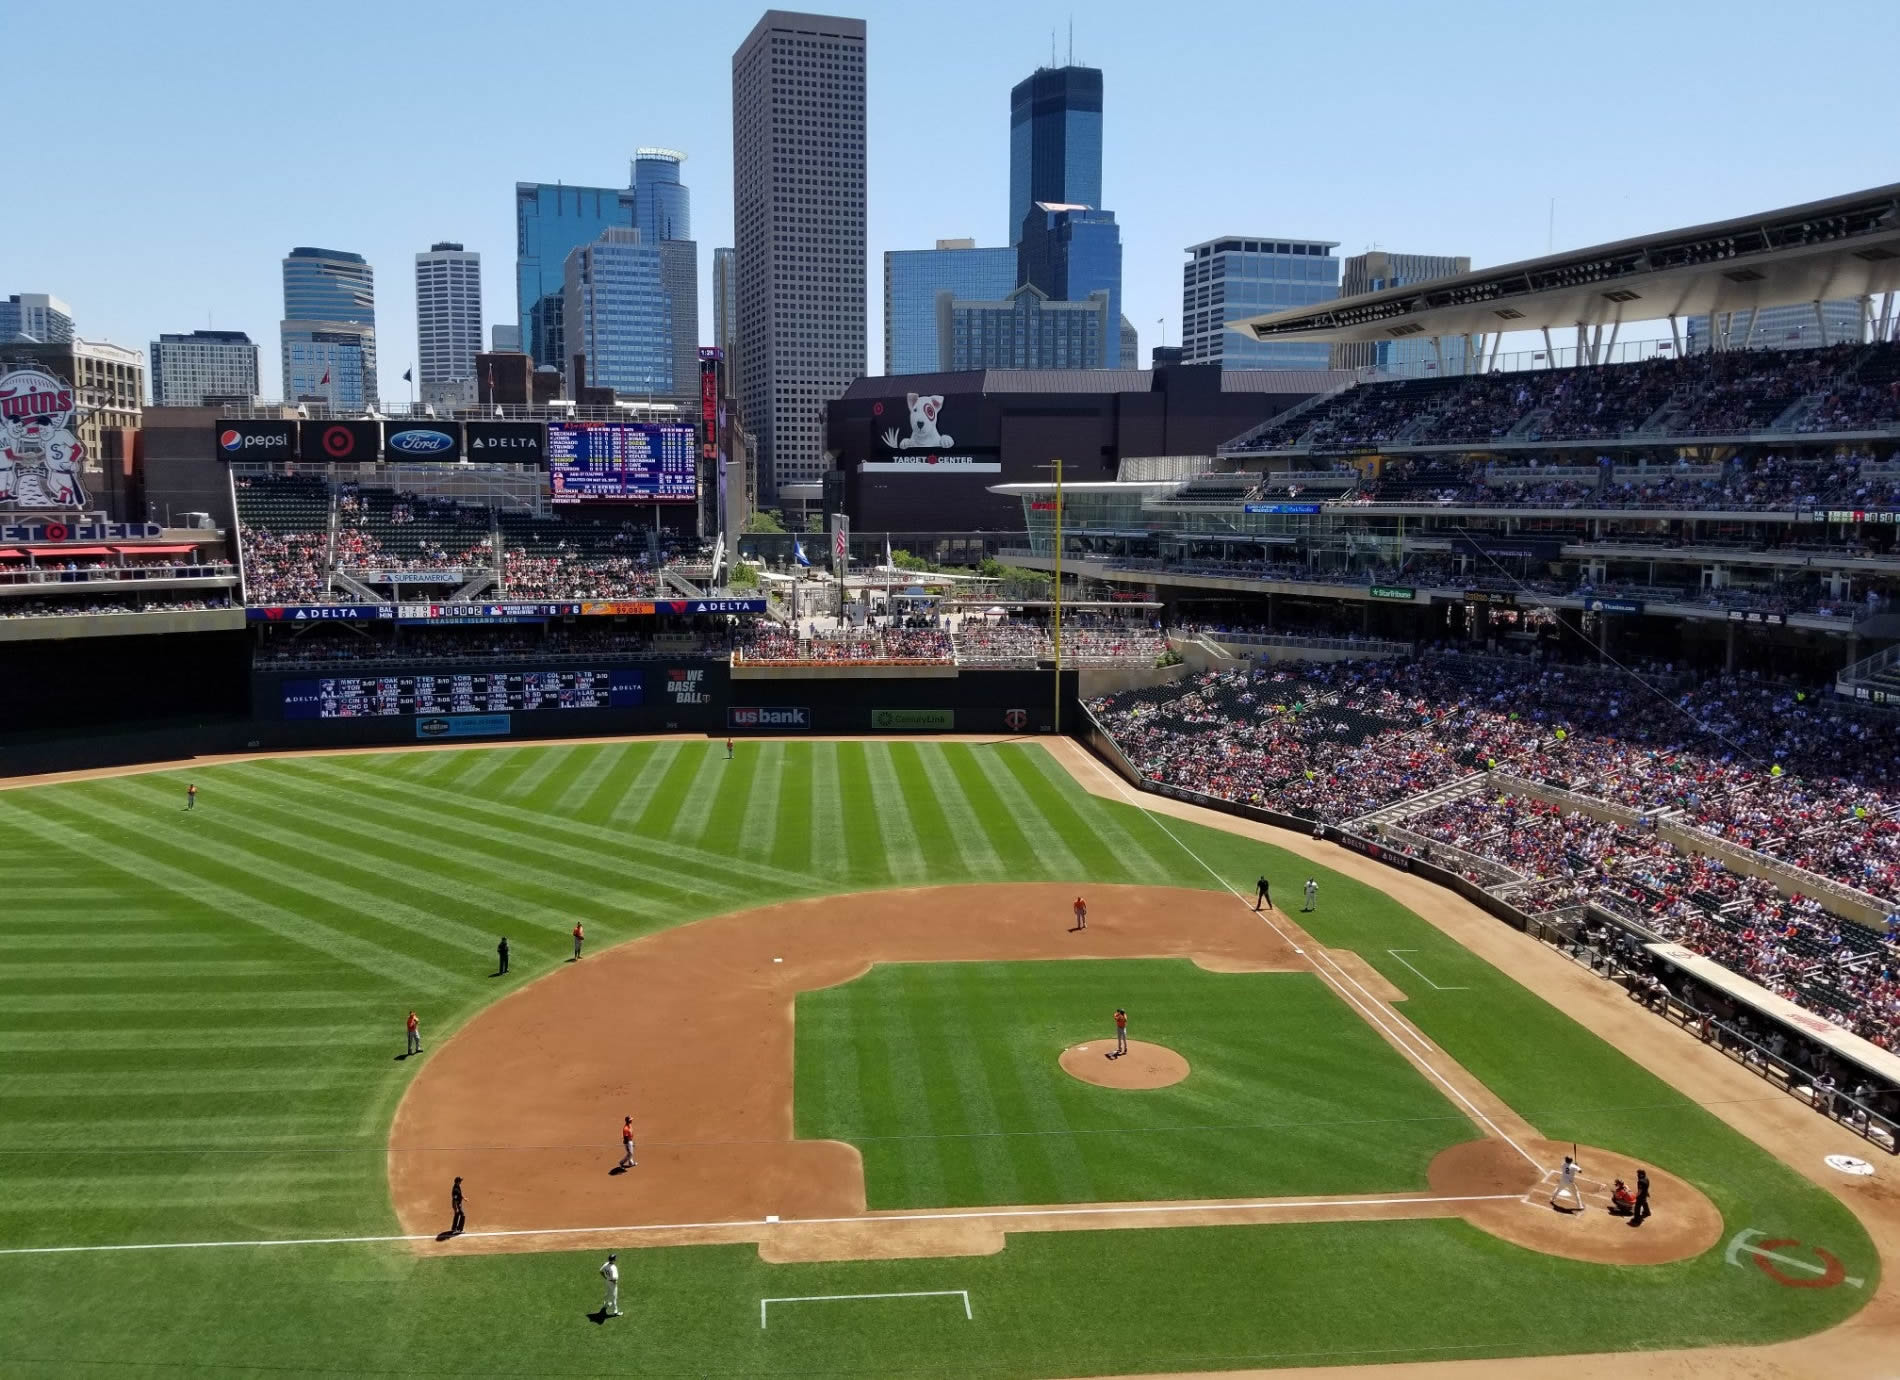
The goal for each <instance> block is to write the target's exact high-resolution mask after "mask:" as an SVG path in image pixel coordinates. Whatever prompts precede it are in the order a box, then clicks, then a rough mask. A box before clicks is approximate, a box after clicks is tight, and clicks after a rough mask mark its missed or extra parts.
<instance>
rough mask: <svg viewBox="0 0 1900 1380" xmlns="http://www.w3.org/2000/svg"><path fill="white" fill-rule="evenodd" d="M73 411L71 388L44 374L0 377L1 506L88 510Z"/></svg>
mask: <svg viewBox="0 0 1900 1380" xmlns="http://www.w3.org/2000/svg"><path fill="white" fill-rule="evenodd" d="M74 410H75V409H74V397H73V389H72V385H71V384H68V383H64V382H62V381H60V380H59V379H56V378H54V377H53V376H52V375H51V374H49V373H47V372H46V371H45V370H43V369H15V370H14V371H13V372H12V373H10V374H6V375H0V507H7V508H83V507H85V506H86V503H87V500H88V497H89V496H88V495H87V493H86V485H85V482H84V479H83V475H84V473H85V464H86V448H85V446H83V445H81V444H80V441H79V438H78V437H77V436H75V435H74V434H73V416H74Z"/></svg>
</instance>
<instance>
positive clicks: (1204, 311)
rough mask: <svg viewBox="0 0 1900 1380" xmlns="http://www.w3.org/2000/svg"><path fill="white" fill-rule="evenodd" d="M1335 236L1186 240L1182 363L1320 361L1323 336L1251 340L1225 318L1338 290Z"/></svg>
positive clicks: (1313, 364) (1309, 364)
mask: <svg viewBox="0 0 1900 1380" xmlns="http://www.w3.org/2000/svg"><path fill="white" fill-rule="evenodd" d="M1338 247H1339V246H1338V242H1337V241H1335V240H1309V239H1292V240H1280V239H1266V240H1261V239H1218V240H1208V241H1206V242H1205V243H1202V244H1191V245H1189V246H1188V248H1187V255H1188V261H1187V263H1186V264H1185V265H1183V266H1182V270H1181V349H1182V357H1183V359H1184V360H1185V362H1186V363H1188V364H1218V365H1220V366H1221V367H1222V368H1223V369H1325V368H1327V367H1328V366H1329V365H1330V364H1331V362H1332V347H1331V346H1330V345H1327V344H1325V343H1323V342H1321V343H1303V342H1298V341H1291V340H1284V341H1259V340H1249V339H1248V338H1247V337H1245V336H1243V335H1241V334H1240V333H1239V332H1238V331H1230V330H1228V329H1227V323H1228V322H1229V321H1240V320H1244V319H1245V318H1247V317H1249V316H1265V315H1266V314H1267V313H1269V312H1276V311H1286V310H1287V309H1288V308H1290V307H1308V306H1311V305H1313V303H1315V302H1330V301H1331V300H1332V299H1333V298H1335V297H1337V296H1339V260H1338V259H1336V258H1334V257H1333V250H1335V249H1336V248H1338Z"/></svg>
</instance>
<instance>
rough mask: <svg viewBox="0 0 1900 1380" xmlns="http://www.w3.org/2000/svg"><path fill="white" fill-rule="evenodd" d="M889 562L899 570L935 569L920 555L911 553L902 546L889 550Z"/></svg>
mask: <svg viewBox="0 0 1900 1380" xmlns="http://www.w3.org/2000/svg"><path fill="white" fill-rule="evenodd" d="M891 564H892V565H894V566H896V567H897V568H898V569H899V570H935V569H936V567H935V566H934V565H932V564H931V563H930V562H929V561H927V560H925V559H924V558H923V557H922V556H917V555H913V554H912V553H910V552H909V551H906V550H905V549H904V548H903V547H901V546H900V547H898V548H897V549H896V550H895V551H893V552H891Z"/></svg>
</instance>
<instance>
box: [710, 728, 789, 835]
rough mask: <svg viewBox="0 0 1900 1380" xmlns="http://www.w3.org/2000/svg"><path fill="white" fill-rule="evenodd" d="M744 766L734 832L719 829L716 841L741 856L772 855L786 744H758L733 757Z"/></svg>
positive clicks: (778, 812)
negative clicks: (743, 785) (741, 798)
mask: <svg viewBox="0 0 1900 1380" xmlns="http://www.w3.org/2000/svg"><path fill="white" fill-rule="evenodd" d="M733 762H734V763H735V764H737V763H740V762H743V763H744V765H745V768H746V773H745V779H746V793H745V803H744V804H743V805H742V806H741V807H740V819H739V827H738V830H737V831H736V832H733V833H727V832H725V831H723V830H722V831H721V832H720V834H719V835H718V838H717V840H709V841H708V842H709V845H710V844H711V843H713V842H720V843H724V844H725V845H726V846H727V847H729V848H736V849H737V850H738V851H739V852H740V853H741V854H742V855H743V856H746V857H753V858H771V857H773V855H774V853H776V851H777V849H778V825H779V814H780V808H779V807H780V803H781V800H782V798H783V796H784V794H785V744H783V743H760V744H758V746H757V748H756V749H755V750H754V751H753V752H751V753H749V754H748V755H747V756H745V757H743V758H742V757H738V756H736V755H735V756H734V758H733Z"/></svg>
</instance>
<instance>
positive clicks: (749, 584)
mask: <svg viewBox="0 0 1900 1380" xmlns="http://www.w3.org/2000/svg"><path fill="white" fill-rule="evenodd" d="M726 584H727V585H728V586H730V587H731V588H733V589H757V588H758V587H759V572H758V571H756V570H754V569H753V568H752V566H751V563H750V562H747V561H734V562H733V564H732V570H731V573H730V574H729V575H727V577H726Z"/></svg>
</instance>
